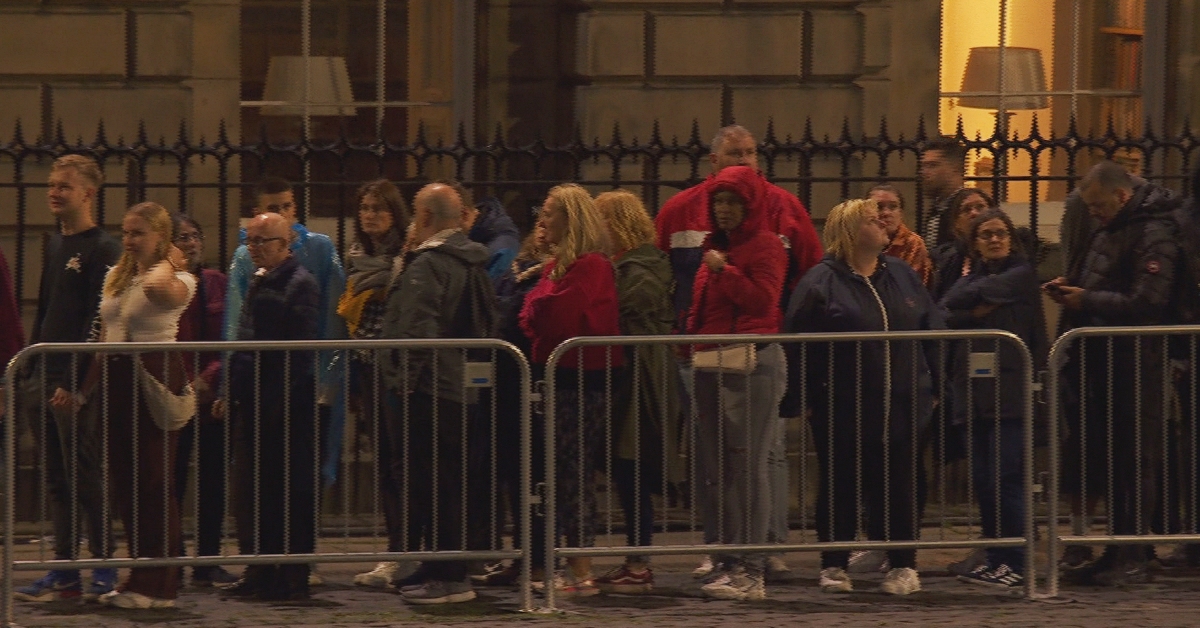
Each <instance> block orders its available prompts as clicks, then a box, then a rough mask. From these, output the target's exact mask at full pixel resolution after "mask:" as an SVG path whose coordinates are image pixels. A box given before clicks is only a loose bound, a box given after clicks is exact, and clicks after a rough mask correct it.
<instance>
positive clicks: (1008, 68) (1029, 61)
mask: <svg viewBox="0 0 1200 628" xmlns="http://www.w3.org/2000/svg"><path fill="white" fill-rule="evenodd" d="M962 91H964V92H999V91H1004V93H1005V94H1028V93H1029V92H1044V91H1046V73H1045V69H1044V67H1043V66H1042V51H1041V50H1038V49H1037V48H1012V47H1006V48H1005V49H1004V89H1003V90H1001V89H1000V49H999V48H997V47H994V46H985V47H979V48H972V49H971V54H970V55H969V56H968V57H967V69H966V71H965V72H964V73H963V83H962ZM1048 101H1049V99H1048V98H1046V97H1045V96H1030V95H1024V96H1007V95H1006V96H1005V97H1004V109H1005V110H1009V109H1045V108H1046V107H1049V106H1050V105H1049V102H1048ZM958 104H959V106H962V107H971V108H974V109H1000V97H999V96H963V97H961V98H959V99H958Z"/></svg>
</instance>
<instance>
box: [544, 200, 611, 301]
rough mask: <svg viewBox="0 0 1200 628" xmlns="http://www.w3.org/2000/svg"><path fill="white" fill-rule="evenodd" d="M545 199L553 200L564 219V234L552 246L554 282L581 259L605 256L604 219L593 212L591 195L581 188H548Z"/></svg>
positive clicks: (606, 247) (606, 234) (606, 237)
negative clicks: (598, 254) (560, 239)
mask: <svg viewBox="0 0 1200 628" xmlns="http://www.w3.org/2000/svg"><path fill="white" fill-rule="evenodd" d="M546 198H547V199H554V201H555V202H556V203H558V207H559V210H560V211H562V212H563V213H564V214H565V215H566V218H567V232H566V234H565V235H563V238H562V242H559V243H558V244H557V245H556V246H555V251H554V258H555V265H554V270H553V271H551V273H550V278H551V279H553V280H555V281H557V280H559V279H561V278H562V276H563V275H564V274H565V273H566V272H567V268H569V267H570V266H571V264H574V263H575V260H577V259H579V258H580V257H581V256H583V255H585V254H587V253H604V254H606V255H607V254H608V229H607V227H605V226H604V218H603V217H601V216H600V212H599V211H596V204H595V203H594V202H593V201H592V195H591V194H588V191H587V190H585V189H583V187H581V186H579V185H576V184H574V183H563V184H561V185H556V186H554V187H553V188H550V192H549V193H547V194H546Z"/></svg>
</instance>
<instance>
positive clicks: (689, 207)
mask: <svg viewBox="0 0 1200 628" xmlns="http://www.w3.org/2000/svg"><path fill="white" fill-rule="evenodd" d="M708 160H709V163H710V164H712V174H710V175H709V176H708V178H706V179H705V180H704V181H702V182H701V183H700V184H699V185H696V186H694V187H691V188H689V189H687V190H684V191H683V192H680V193H679V194H676V195H675V196H673V197H671V199H670V200H668V201H667V202H666V204H665V205H663V207H662V209H661V210H659V212H658V215H657V216H656V217H655V221H654V222H655V230H656V231H657V244H658V248H660V249H662V250H663V251H665V252H666V253H667V255H669V256H670V258H671V267H672V269H673V270H674V274H675V314H676V319H675V320H676V325H677V328H678V329H680V330H682V329H684V324H685V323H684V318H685V317H686V316H687V313H688V310H689V309H690V308H691V306H692V282H693V281H694V279H695V277H696V270H697V269H698V268H699V267H700V263H701V258H702V257H703V255H704V248H703V244H704V241H705V238H706V237H707V236H708V234H709V232H710V231H712V221H711V218H710V207H709V204H710V200H711V198H712V194H713V191H714V190H713V186H714V185H715V184H716V177H717V173H719V172H720V171H721V170H723V169H725V168H728V167H730V166H748V167H750V168H753V169H754V170H756V171H757V170H758V143H757V142H756V141H755V139H754V136H753V135H751V134H750V131H749V130H747V129H746V128H745V127H742V126H738V125H731V126H727V127H723V128H722V129H720V130H719V131H717V135H716V137H714V138H713V142H712V147H711V152H710V153H709V155H708ZM759 176H762V175H761V174H759ZM761 188H762V192H763V199H762V209H763V210H764V211H765V212H766V216H765V219H766V222H767V227H768V228H769V229H770V230H771V231H773V232H774V233H775V234H777V235H778V236H779V239H780V240H781V241H782V242H783V245H784V248H785V249H787V253H788V265H787V270H786V273H787V274H786V277H785V280H784V285H783V291H782V297H781V299H782V300H781V301H780V303H779V309H780V312H782V310H783V307H784V305H785V304H786V302H787V299H788V296H790V295H791V293H792V288H793V287H795V285H796V283H797V282H798V281H800V277H801V276H802V275H803V274H804V273H805V272H806V271H808V269H809V268H812V267H813V266H815V265H816V264H817V263H819V262H820V261H821V257H822V256H823V255H824V251H823V250H822V248H821V240H820V237H818V235H817V230H816V229H815V228H814V227H813V224H812V220H811V219H810V218H809V215H808V211H807V210H806V209H805V208H804V205H802V204H801V203H800V200H799V199H797V198H796V196H795V195H793V194H792V193H790V192H788V191H787V190H785V189H783V188H781V187H779V186H777V185H774V184H772V183H769V182H767V181H766V180H765V178H764V179H763V181H762V186H761ZM682 379H683V381H684V382H685V386H689V385H690V384H691V381H692V380H691V376H690V373H686V372H685V373H684V374H683V378H682ZM685 398H686V399H690V398H691V395H690V394H688V395H686V396H685ZM786 434H787V423H786V421H784V420H782V419H781V420H780V421H779V424H778V426H777V433H776V434H775V436H774V437H773V438H772V441H773V442H774V446H773V447H771V450H770V452H769V453H768V456H769V458H770V466H771V476H772V481H771V493H772V500H771V501H772V503H773V504H776V505H777V507H776V508H774V509H773V510H772V512H771V513H770V524H769V538H770V540H771V541H773V542H780V543H782V542H784V541H786V539H787V529H788V522H787V508H788V503H789V501H790V499H789V495H790V493H789V492H788V485H787V484H788V481H787V480H788V473H787V449H786ZM708 519H709V517H705V520H706V521H708ZM708 522H709V523H715V522H711V521H708ZM707 527H709V526H706V528H707ZM713 527H714V529H715V526H713ZM705 536H706V539H705V540H706V541H707V542H715V540H716V539H715V537H714V538H711V539H710V538H708V536H709V534H708V533H706V535H705ZM709 571H711V561H708V560H706V561H705V562H704V563H703V564H702V565H701V566H700V567H699V568H698V569H697V570H696V575H706V574H707V573H708V572H709ZM788 574H789V571H788V569H787V565H786V564H785V563H784V562H783V561H782V560H781V559H779V557H771V560H770V561H769V562H768V565H767V575H768V577H769V578H771V579H786V576H787V575H788Z"/></svg>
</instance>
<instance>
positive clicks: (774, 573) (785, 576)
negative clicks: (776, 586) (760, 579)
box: [764, 556, 792, 582]
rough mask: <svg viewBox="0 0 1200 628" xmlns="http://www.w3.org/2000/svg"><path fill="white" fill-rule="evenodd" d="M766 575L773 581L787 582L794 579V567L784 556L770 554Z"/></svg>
mask: <svg viewBox="0 0 1200 628" xmlns="http://www.w3.org/2000/svg"><path fill="white" fill-rule="evenodd" d="M764 575H765V576H766V578H767V579H769V580H770V581H771V582H787V581H789V580H791V579H792V568H791V567H788V564H787V562H786V561H784V560H783V557H782V556H768V557H767V560H766V571H765V573H764Z"/></svg>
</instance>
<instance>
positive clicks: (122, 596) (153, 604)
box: [99, 591, 175, 608]
mask: <svg viewBox="0 0 1200 628" xmlns="http://www.w3.org/2000/svg"><path fill="white" fill-rule="evenodd" d="M99 599H100V603H101V604H103V605H105V606H115V607H117V608H175V600H166V599H160V598H156V597H150V596H148V595H142V594H141V593H135V592H133V591H113V592H111V593H105V594H104V595H101V596H100V598H99Z"/></svg>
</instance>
